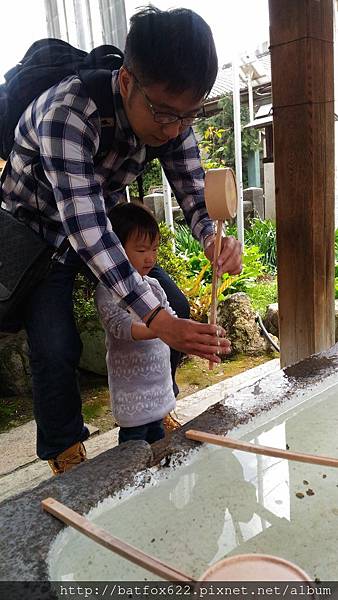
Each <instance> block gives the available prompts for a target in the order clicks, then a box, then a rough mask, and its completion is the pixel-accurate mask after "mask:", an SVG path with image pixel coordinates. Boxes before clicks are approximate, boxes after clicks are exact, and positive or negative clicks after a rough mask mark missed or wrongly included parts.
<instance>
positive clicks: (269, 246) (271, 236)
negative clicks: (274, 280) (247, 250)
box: [227, 218, 277, 275]
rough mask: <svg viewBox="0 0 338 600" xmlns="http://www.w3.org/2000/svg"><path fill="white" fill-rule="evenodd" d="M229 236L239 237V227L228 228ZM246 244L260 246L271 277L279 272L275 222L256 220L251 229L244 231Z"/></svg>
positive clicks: (252, 221) (252, 222) (251, 224)
mask: <svg viewBox="0 0 338 600" xmlns="http://www.w3.org/2000/svg"><path fill="white" fill-rule="evenodd" d="M227 235H233V236H234V237H237V226H236V225H231V226H229V227H227ZM244 243H245V244H246V245H247V246H258V248H259V251H260V253H261V254H262V262H263V263H264V265H266V267H267V269H268V272H269V273H270V274H271V275H276V272H277V240H276V225H275V223H274V222H273V221H270V220H269V219H266V220H264V221H262V219H259V218H254V219H252V220H251V222H250V227H249V228H248V229H245V230H244Z"/></svg>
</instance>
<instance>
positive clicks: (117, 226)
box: [108, 202, 160, 246]
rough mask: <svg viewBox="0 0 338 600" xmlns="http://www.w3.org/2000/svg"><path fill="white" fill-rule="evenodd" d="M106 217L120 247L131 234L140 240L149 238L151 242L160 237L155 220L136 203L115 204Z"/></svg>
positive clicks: (148, 211) (145, 209) (146, 210)
mask: <svg viewBox="0 0 338 600" xmlns="http://www.w3.org/2000/svg"><path fill="white" fill-rule="evenodd" d="M108 217H109V220H110V222H111V224H112V228H113V231H114V232H115V233H116V235H117V237H118V238H119V240H120V242H121V244H122V246H124V245H125V243H126V241H127V239H128V238H129V237H130V236H131V235H132V234H133V233H135V234H136V235H137V236H139V237H140V238H147V237H149V238H150V241H151V242H153V241H154V240H155V238H156V236H157V235H160V230H159V226H158V224H157V222H156V219H155V218H154V217H153V215H152V214H151V212H150V210H148V209H147V208H145V207H144V206H143V205H142V204H138V203H136V202H128V203H126V204H117V205H116V206H114V208H112V210H111V211H109V215H108Z"/></svg>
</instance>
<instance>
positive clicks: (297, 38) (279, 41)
mask: <svg viewBox="0 0 338 600" xmlns="http://www.w3.org/2000/svg"><path fill="white" fill-rule="evenodd" d="M269 11H270V44H271V65H272V95H273V119H274V162H275V181H276V221H277V253H278V279H279V285H278V301H279V319H280V346H281V364H282V366H287V365H290V364H293V363H295V362H297V361H299V360H301V359H303V358H305V357H307V356H309V355H310V354H313V353H314V352H319V351H321V350H324V349H325V348H328V347H330V346H331V345H332V344H334V106H333V98H334V95H333V3H332V0H269Z"/></svg>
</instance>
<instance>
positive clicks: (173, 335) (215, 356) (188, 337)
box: [149, 310, 230, 363]
mask: <svg viewBox="0 0 338 600" xmlns="http://www.w3.org/2000/svg"><path fill="white" fill-rule="evenodd" d="M149 329H150V330H151V331H152V332H153V334H154V335H155V336H156V337H159V338H160V339H161V340H162V341H163V342H165V343H166V344H168V346H170V347H171V348H175V349H176V350H180V351H181V352H184V353H185V354H195V355H196V356H200V357H201V358H205V359H206V360H210V361H212V362H214V363H220V362H221V359H220V357H219V355H221V354H229V352H230V342H229V340H227V339H226V338H225V331H224V329H223V328H222V327H220V326H219V325H208V324H206V323H196V322H195V321H191V320H189V319H178V318H177V317H173V316H172V315H170V314H169V313H168V312H167V311H166V310H161V311H160V312H159V313H158V314H157V315H156V316H155V317H154V319H153V320H152V321H151V323H150V326H149Z"/></svg>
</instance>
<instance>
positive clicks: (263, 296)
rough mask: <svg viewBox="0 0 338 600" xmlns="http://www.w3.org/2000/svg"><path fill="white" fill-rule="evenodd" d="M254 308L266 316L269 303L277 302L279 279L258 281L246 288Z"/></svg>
mask: <svg viewBox="0 0 338 600" xmlns="http://www.w3.org/2000/svg"><path fill="white" fill-rule="evenodd" d="M246 294H247V295H248V296H249V298H250V300H251V303H252V306H253V308H254V309H255V310H256V311H257V312H259V314H260V315H261V316H264V314H265V311H266V307H267V306H268V304H273V303H274V302H277V281H276V280H273V281H264V282H261V283H260V282H257V283H255V284H254V285H250V286H248V287H247V289H246Z"/></svg>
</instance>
